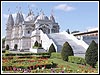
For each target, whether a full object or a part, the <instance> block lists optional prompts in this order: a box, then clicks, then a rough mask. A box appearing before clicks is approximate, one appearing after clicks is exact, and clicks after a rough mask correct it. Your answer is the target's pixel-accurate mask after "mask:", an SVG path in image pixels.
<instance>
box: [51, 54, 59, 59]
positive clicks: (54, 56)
mask: <svg viewBox="0 0 100 75" xmlns="http://www.w3.org/2000/svg"><path fill="white" fill-rule="evenodd" d="M50 58H57V59H61V53H52V54H51V57H50Z"/></svg>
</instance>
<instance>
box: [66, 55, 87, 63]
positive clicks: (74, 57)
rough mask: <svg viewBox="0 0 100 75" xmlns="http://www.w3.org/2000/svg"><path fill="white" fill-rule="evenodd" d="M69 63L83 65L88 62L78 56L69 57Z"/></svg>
mask: <svg viewBox="0 0 100 75" xmlns="http://www.w3.org/2000/svg"><path fill="white" fill-rule="evenodd" d="M68 62H72V63H77V64H82V65H85V64H86V61H85V59H84V58H82V57H76V56H69V57H68Z"/></svg>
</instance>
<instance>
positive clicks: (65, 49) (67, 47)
mask: <svg viewBox="0 0 100 75" xmlns="http://www.w3.org/2000/svg"><path fill="white" fill-rule="evenodd" d="M73 55H74V53H73V49H72V48H71V46H70V45H69V43H68V42H65V43H64V44H63V47H62V51H61V56H62V59H63V60H64V61H68V56H73Z"/></svg>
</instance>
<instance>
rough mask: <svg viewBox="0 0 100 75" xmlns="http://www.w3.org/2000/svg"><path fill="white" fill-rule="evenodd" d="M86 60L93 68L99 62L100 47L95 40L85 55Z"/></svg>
mask: <svg viewBox="0 0 100 75" xmlns="http://www.w3.org/2000/svg"><path fill="white" fill-rule="evenodd" d="M85 60H86V63H87V64H89V65H90V66H92V67H95V65H96V62H97V61H98V45H97V44H96V43H95V41H94V40H93V41H92V42H91V43H90V45H89V47H88V49H87V51H86V53H85Z"/></svg>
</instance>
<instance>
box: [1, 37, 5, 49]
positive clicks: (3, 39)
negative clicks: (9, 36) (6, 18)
mask: <svg viewBox="0 0 100 75" xmlns="http://www.w3.org/2000/svg"><path fill="white" fill-rule="evenodd" d="M4 47H5V38H2V48H4Z"/></svg>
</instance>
